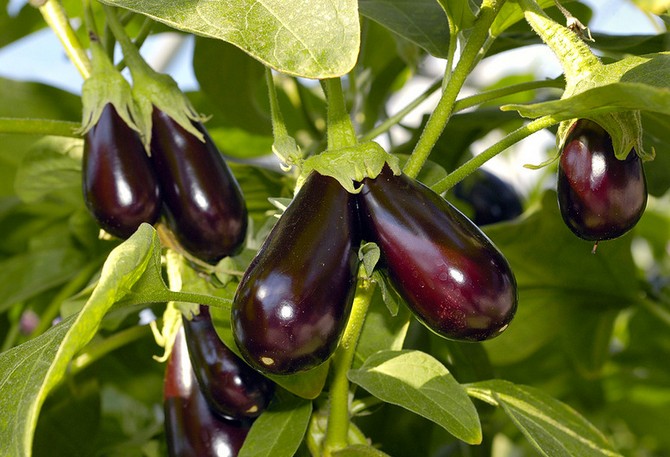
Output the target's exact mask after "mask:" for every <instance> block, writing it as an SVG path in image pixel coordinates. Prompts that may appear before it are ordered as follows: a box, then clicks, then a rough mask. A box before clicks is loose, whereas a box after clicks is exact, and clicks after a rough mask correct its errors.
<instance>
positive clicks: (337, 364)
mask: <svg viewBox="0 0 670 457" xmlns="http://www.w3.org/2000/svg"><path fill="white" fill-rule="evenodd" d="M363 268H364V267H363V266H361V267H360V269H359V275H358V284H357V286H356V297H355V298H354V303H353V306H352V310H351V316H350V317H349V321H348V323H347V328H346V329H345V331H344V335H343V336H342V340H341V341H340V345H339V346H338V348H337V351H336V352H335V355H334V356H333V365H332V370H333V377H332V381H331V383H330V390H329V396H330V409H329V413H328V428H327V430H326V438H325V440H324V455H325V456H330V455H331V453H332V452H334V451H336V450H338V449H342V448H345V447H346V446H347V445H348V435H349V421H350V412H349V380H348V378H347V373H348V372H349V369H350V368H351V364H352V363H353V361H354V356H355V354H356V344H357V343H358V338H359V336H360V334H361V330H362V329H363V323H364V322H365V316H366V314H367V312H368V308H369V306H370V301H371V300H372V294H373V292H374V290H375V283H373V282H372V281H370V280H368V279H367V278H366V277H365V273H364V270H363Z"/></svg>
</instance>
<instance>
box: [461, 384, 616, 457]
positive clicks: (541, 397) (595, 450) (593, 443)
mask: <svg viewBox="0 0 670 457" xmlns="http://www.w3.org/2000/svg"><path fill="white" fill-rule="evenodd" d="M467 390H468V394H469V395H471V396H472V397H475V398H479V399H480V400H483V401H485V402H487V403H490V404H492V405H496V406H500V407H502V408H503V410H504V411H505V413H506V414H507V415H508V416H509V417H510V419H512V421H513V422H514V423H515V424H516V426H517V427H518V428H519V430H521V432H522V433H523V434H524V436H525V437H526V438H527V439H528V441H529V442H530V443H531V444H532V445H533V447H535V448H536V449H537V450H538V451H539V452H540V453H541V454H542V455H544V456H547V457H574V456H577V455H578V456H580V457H596V456H618V455H619V454H618V453H617V452H616V451H615V450H614V449H613V448H612V446H611V445H610V444H609V443H608V442H607V439H606V438H605V437H604V436H603V435H602V434H601V433H600V432H599V431H598V430H597V429H596V428H595V427H594V426H593V425H592V424H591V423H589V422H588V421H587V420H586V419H584V418H583V417H582V416H581V415H579V414H578V413H577V412H576V411H575V410H573V409H572V408H570V407H569V406H568V405H566V404H564V403H562V402H560V401H558V400H556V399H554V398H552V397H551V396H549V395H547V394H546V393H544V392H542V391H541V390H539V389H535V388H533V387H528V386H519V385H514V384H512V383H511V382H508V381H503V380H492V381H484V382H478V383H474V384H470V385H468V386H467Z"/></svg>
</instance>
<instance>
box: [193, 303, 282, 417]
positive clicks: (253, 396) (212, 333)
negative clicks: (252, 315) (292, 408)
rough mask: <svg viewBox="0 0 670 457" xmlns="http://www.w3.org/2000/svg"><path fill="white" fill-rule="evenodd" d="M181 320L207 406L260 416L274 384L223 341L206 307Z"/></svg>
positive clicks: (236, 414) (230, 414)
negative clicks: (196, 313) (189, 317)
mask: <svg viewBox="0 0 670 457" xmlns="http://www.w3.org/2000/svg"><path fill="white" fill-rule="evenodd" d="M183 322H184V331H185V334H186V344H187V346H188V352H189V354H190V357H191V363H192V364H193V369H194V371H195V375H196V377H197V378H198V384H199V385H200V388H201V390H202V393H203V394H204V395H205V397H206V398H207V401H208V403H209V405H210V407H211V408H212V409H214V410H215V411H216V412H217V413H218V414H220V415H222V416H227V417H230V418H233V419H245V418H252V417H257V416H258V415H260V413H262V412H263V411H264V410H265V408H266V407H267V405H268V403H269V402H270V399H271V398H272V393H273V392H274V383H273V382H272V381H270V380H269V379H267V378H266V377H264V376H263V375H261V374H260V373H258V372H257V371H255V370H254V369H253V368H251V367H250V366H249V365H247V364H246V363H245V362H244V361H243V360H242V359H240V358H239V357H238V356H237V355H236V354H235V353H234V352H233V351H231V350H230V349H228V348H227V347H226V345H225V344H223V342H222V341H221V339H220V338H219V335H217V333H216V330H215V329H214V325H213V324H212V319H211V316H210V314H209V308H208V307H207V306H202V305H201V306H200V313H199V314H198V315H197V316H194V317H193V319H191V320H188V319H183Z"/></svg>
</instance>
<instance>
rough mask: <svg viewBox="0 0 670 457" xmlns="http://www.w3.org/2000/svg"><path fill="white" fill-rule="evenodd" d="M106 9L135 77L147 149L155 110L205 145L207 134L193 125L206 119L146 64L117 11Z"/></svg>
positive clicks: (172, 83) (139, 122) (171, 81)
mask: <svg viewBox="0 0 670 457" xmlns="http://www.w3.org/2000/svg"><path fill="white" fill-rule="evenodd" d="M104 8H105V13H106V16H107V23H108V25H109V27H110V29H111V30H112V33H113V34H114V37H115V38H116V39H117V40H118V42H119V44H120V45H121V49H122V51H123V56H124V58H125V60H126V63H127V65H128V68H129V69H130V73H131V74H132V77H133V88H132V94H133V97H134V99H135V101H136V103H137V107H138V117H137V120H136V123H137V125H138V126H139V128H140V135H141V137H142V142H143V143H144V146H145V147H146V148H147V149H149V145H150V144H151V115H152V113H153V110H154V107H156V108H158V109H160V110H161V111H163V112H164V113H166V114H167V115H169V116H170V117H171V118H172V119H174V121H175V122H177V124H179V125H180V126H182V127H183V128H184V129H185V130H186V131H188V132H189V133H191V134H193V135H194V136H195V137H196V138H198V139H199V140H200V141H203V142H204V141H205V138H204V136H203V134H202V133H201V132H200V131H199V130H198V129H197V128H196V127H195V125H194V124H193V123H194V122H203V121H205V120H206V119H207V118H206V116H203V115H201V114H199V113H198V112H197V111H196V110H195V108H194V107H193V105H192V104H191V101H190V100H189V99H188V98H187V97H186V95H185V94H184V93H183V92H182V91H181V90H180V89H179V86H178V85H177V83H176V81H175V80H174V79H172V77H170V76H169V75H166V74H162V73H158V72H156V71H155V70H154V69H152V68H151V67H150V66H149V64H147V63H146V62H145V61H144V59H143V58H142V56H141V55H140V52H139V50H138V49H137V47H136V46H135V44H134V43H133V42H132V41H131V40H130V38H129V37H128V35H127V34H126V31H125V29H124V28H123V25H122V24H121V21H120V20H119V18H118V16H117V14H116V10H115V9H114V8H112V7H110V6H107V5H105V6H104Z"/></svg>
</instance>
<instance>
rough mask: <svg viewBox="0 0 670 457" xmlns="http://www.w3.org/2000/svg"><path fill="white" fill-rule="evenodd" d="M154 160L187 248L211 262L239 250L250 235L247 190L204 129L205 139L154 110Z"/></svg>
mask: <svg viewBox="0 0 670 457" xmlns="http://www.w3.org/2000/svg"><path fill="white" fill-rule="evenodd" d="M152 122H153V124H152V133H151V159H152V162H153V165H154V169H155V170H156V174H157V175H158V180H159V183H160V186H161V191H162V193H163V200H164V202H165V208H164V210H165V215H166V219H167V225H168V227H169V228H170V230H171V231H172V233H173V234H174V235H175V237H176V238H177V240H178V241H179V243H180V244H181V245H182V247H183V248H184V249H186V251H188V252H189V253H191V254H192V255H194V256H195V257H197V258H199V259H200V260H203V261H205V262H209V263H216V262H218V261H219V260H221V259H222V258H224V257H227V256H232V255H235V254H237V253H238V252H239V251H240V250H241V249H242V247H243V244H244V239H245V237H246V233H247V207H246V204H245V202H244V196H243V195H242V190H241V189H240V186H239V185H238V183H237V180H236V179H235V177H234V176H233V174H232V172H231V170H230V168H229V167H228V165H227V164H226V162H225V160H224V159H223V157H222V156H221V153H220V152H219V150H218V148H217V147H216V145H215V144H214V142H213V141H212V139H211V138H210V137H209V135H208V133H207V131H206V130H205V128H204V127H203V126H202V125H200V124H195V126H196V127H197V129H198V130H200V131H201V132H202V133H203V135H204V136H205V142H204V143H203V142H201V141H200V140H198V139H197V138H196V137H195V136H193V135H192V134H191V133H189V132H187V131H186V130H185V129H184V128H182V127H181V126H180V125H179V124H177V123H176V122H175V121H174V120H173V119H172V118H171V117H170V116H168V115H167V114H165V113H164V112H162V111H160V110H158V109H157V108H154V111H153V116H152Z"/></svg>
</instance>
